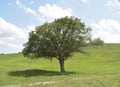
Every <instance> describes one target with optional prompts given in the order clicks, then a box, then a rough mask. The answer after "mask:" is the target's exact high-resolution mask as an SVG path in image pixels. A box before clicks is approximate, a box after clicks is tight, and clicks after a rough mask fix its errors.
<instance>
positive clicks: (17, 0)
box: [16, 0, 36, 15]
mask: <svg viewBox="0 0 120 87" xmlns="http://www.w3.org/2000/svg"><path fill="white" fill-rule="evenodd" d="M16 4H17V5H18V6H19V7H20V8H22V9H23V10H24V11H25V12H26V13H28V14H32V15H36V12H35V11H34V10H32V9H31V8H27V7H26V6H25V5H24V4H22V3H21V2H20V0H16Z"/></svg>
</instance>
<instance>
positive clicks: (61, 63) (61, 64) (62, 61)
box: [59, 58, 65, 72]
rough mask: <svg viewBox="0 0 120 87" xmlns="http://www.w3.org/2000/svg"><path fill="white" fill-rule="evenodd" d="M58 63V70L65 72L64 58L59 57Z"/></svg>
mask: <svg viewBox="0 0 120 87" xmlns="http://www.w3.org/2000/svg"><path fill="white" fill-rule="evenodd" d="M59 63H60V71H61V72H65V69H64V59H63V58H59Z"/></svg>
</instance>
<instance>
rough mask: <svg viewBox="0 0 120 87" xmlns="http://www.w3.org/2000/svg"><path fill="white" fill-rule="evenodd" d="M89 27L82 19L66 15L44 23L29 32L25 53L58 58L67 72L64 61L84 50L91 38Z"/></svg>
mask: <svg viewBox="0 0 120 87" xmlns="http://www.w3.org/2000/svg"><path fill="white" fill-rule="evenodd" d="M90 31H91V29H90V28H89V27H86V26H85V24H84V23H83V22H81V20H80V19H78V18H75V17H64V18H60V19H56V20H54V21H53V22H51V23H44V24H43V25H41V26H38V27H36V30H35V31H32V32H30V33H29V39H28V42H27V43H26V44H25V45H24V49H23V55H24V56H26V57H28V58H41V57H45V58H48V59H52V58H56V59H57V60H58V61H59V64H60V70H61V72H65V69H64V61H65V60H66V59H68V58H69V57H71V56H72V55H73V53H74V52H83V50H82V49H83V48H84V47H86V46H87V45H88V43H89V40H90Z"/></svg>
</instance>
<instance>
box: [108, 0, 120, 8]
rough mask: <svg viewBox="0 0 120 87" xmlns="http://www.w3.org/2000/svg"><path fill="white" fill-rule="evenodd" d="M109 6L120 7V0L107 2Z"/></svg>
mask: <svg viewBox="0 0 120 87" xmlns="http://www.w3.org/2000/svg"><path fill="white" fill-rule="evenodd" d="M107 6H110V7H113V6H114V7H116V6H117V7H120V0H109V1H108V2H107Z"/></svg>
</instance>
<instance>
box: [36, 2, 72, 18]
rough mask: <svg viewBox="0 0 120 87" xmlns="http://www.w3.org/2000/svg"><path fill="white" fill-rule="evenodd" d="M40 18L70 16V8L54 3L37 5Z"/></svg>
mask: <svg viewBox="0 0 120 87" xmlns="http://www.w3.org/2000/svg"><path fill="white" fill-rule="evenodd" d="M38 11H39V14H40V15H41V17H42V18H41V19H45V20H52V19H56V18H61V17H65V16H72V10H71V9H70V8H67V9H64V8H61V7H59V6H57V5H55V4H53V5H50V4H46V5H45V6H39V8H38Z"/></svg>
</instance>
